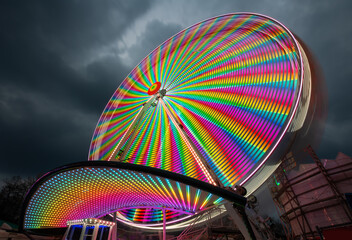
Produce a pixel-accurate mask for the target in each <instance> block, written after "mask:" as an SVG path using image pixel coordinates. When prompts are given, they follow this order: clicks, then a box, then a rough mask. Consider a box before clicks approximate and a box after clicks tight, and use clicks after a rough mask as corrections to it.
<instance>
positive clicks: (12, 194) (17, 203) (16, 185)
mask: <svg viewBox="0 0 352 240" xmlns="http://www.w3.org/2000/svg"><path fill="white" fill-rule="evenodd" d="M35 180H36V179H35V178H33V177H28V178H22V177H20V176H15V177H12V178H7V179H4V180H3V183H2V185H1V187H0V220H5V221H9V222H12V223H15V224H18V221H19V217H20V211H21V208H22V204H23V200H24V198H25V196H26V193H27V191H28V190H29V188H30V187H31V186H32V185H33V184H34V182H35Z"/></svg>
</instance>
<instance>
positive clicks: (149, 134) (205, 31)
mask: <svg viewBox="0 0 352 240" xmlns="http://www.w3.org/2000/svg"><path fill="white" fill-rule="evenodd" d="M307 64H308V63H307V61H306V57H305V55H304V52H303V49H302V48H301V46H300V45H299V43H298V42H297V40H296V39H295V37H294V36H293V34H292V33H291V32H290V31H289V30H288V29H287V28H286V27H285V26H283V25H282V24H281V23H279V22H277V21H276V20H274V19H271V18H269V17H266V16H263V15H258V14H251V13H237V14H227V15H223V16H219V17H214V18H211V19H208V20H205V21H202V22H200V23H197V24H195V25H193V26H191V27H189V28H186V29H185V30H183V31H181V32H179V33H177V34H176V35H174V36H173V37H171V38H169V39H168V40H167V41H165V42H164V43H162V44H161V45H160V46H159V47H157V48H156V49H155V50H153V51H152V52H151V53H150V54H149V55H148V56H147V57H145V58H144V59H143V60H142V61H141V62H140V63H139V64H138V65H137V66H136V67H135V68H134V69H133V70H132V71H131V72H130V74H129V75H128V76H127V77H126V78H125V79H124V81H123V82H122V84H121V85H120V86H119V87H118V88H117V90H116V91H115V93H114V94H113V96H112V97H111V99H110V101H109V102H108V104H107V106H106V108H105V110H104V111H103V113H102V115H101V117H100V120H99V122H98V124H97V127H96V129H95V132H94V135H93V138H92V142H91V146H90V150H89V160H106V161H120V162H125V163H133V164H139V165H145V166H149V167H154V168H159V169H163V170H167V171H172V172H175V173H179V174H183V175H186V176H188V177H192V178H195V179H197V180H201V181H205V182H208V183H210V184H212V185H215V186H218V187H222V188H227V187H230V188H233V187H234V186H235V185H240V186H246V187H247V188H248V190H249V191H250V192H253V191H254V190H255V189H256V188H257V187H258V184H257V185H255V184H253V183H254V182H263V181H264V180H265V179H266V178H267V177H268V176H269V175H270V174H271V173H272V170H270V171H271V172H270V171H266V170H265V169H266V163H267V162H268V160H270V158H272V156H273V153H274V152H277V151H280V148H282V146H284V145H285V143H283V142H282V139H283V138H285V137H287V135H288V134H289V133H288V129H289V128H290V127H292V123H293V122H294V119H295V118H297V113H296V112H297V109H298V108H299V107H300V106H301V105H302V104H301V98H302V95H305V98H307V96H308V97H309V96H310V95H309V94H310V83H309V78H308V75H309V73H308V72H307V71H308V70H309V69H308V68H309V66H308V65H307ZM302 89H303V90H302ZM308 102H309V101H308ZM301 112H302V111H300V114H301V115H302V113H301ZM303 112H304V111H303ZM305 114H306V111H305ZM303 115H304V114H303ZM270 161H271V163H272V162H273V161H274V162H275V161H276V163H277V161H278V159H276V160H270ZM254 176H255V177H254ZM159 212H160V210H153V211H151V210H150V209H144V210H141V209H126V210H123V211H120V217H121V219H124V221H130V222H138V221H140V222H143V223H152V222H157V221H160V213H159ZM167 214H168V215H167V216H168V217H170V219H174V218H180V214H179V213H174V212H172V211H169V212H167Z"/></svg>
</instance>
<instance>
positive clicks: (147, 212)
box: [119, 208, 185, 223]
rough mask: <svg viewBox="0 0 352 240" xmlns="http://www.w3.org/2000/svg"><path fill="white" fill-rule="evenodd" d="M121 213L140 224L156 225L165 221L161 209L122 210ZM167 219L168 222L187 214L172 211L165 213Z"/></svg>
mask: <svg viewBox="0 0 352 240" xmlns="http://www.w3.org/2000/svg"><path fill="white" fill-rule="evenodd" d="M119 213H120V214H121V215H122V216H123V217H124V218H126V219H127V220H130V221H131V222H140V223H154V222H162V221H163V212H162V210H161V209H154V208H137V209H136V208H134V209H126V210H120V211H119ZM165 215H166V216H165V218H166V220H167V221H168V220H169V219H175V218H178V217H184V216H185V214H184V213H181V212H175V211H172V210H166V211H165Z"/></svg>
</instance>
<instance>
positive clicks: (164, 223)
mask: <svg viewBox="0 0 352 240" xmlns="http://www.w3.org/2000/svg"><path fill="white" fill-rule="evenodd" d="M163 240H166V213H165V208H163Z"/></svg>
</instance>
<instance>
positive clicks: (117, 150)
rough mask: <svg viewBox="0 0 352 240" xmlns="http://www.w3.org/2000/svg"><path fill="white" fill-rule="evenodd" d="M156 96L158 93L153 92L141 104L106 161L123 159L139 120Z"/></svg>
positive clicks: (134, 134)
mask: <svg viewBox="0 0 352 240" xmlns="http://www.w3.org/2000/svg"><path fill="white" fill-rule="evenodd" d="M157 97H159V94H158V93H157V94H154V95H153V96H152V97H151V98H150V99H149V100H148V101H147V102H146V103H144V104H143V106H142V108H141V109H140V110H139V112H138V113H137V115H136V117H135V118H134V119H133V121H132V123H131V124H130V126H129V127H128V129H127V131H126V132H125V134H124V135H123V137H122V139H121V140H120V142H119V143H118V144H117V146H116V147H115V149H114V151H113V152H112V154H111V155H110V157H109V159H108V161H122V160H124V158H125V157H126V154H127V149H129V148H130V146H131V144H132V141H133V139H134V138H135V136H136V135H137V133H138V132H137V129H138V126H139V124H140V123H141V120H142V119H143V117H144V114H145V113H146V112H147V110H148V109H149V107H150V106H151V105H152V104H153V103H154V101H155V100H156V99H157ZM130 135H131V137H130V138H128V137H129V136H130ZM126 141H127V143H126ZM125 143H126V147H125V150H124V151H123V152H122V154H121V155H120V156H119V157H118V159H116V156H117V154H119V153H120V151H121V150H122V147H123V145H124V144H125Z"/></svg>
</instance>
